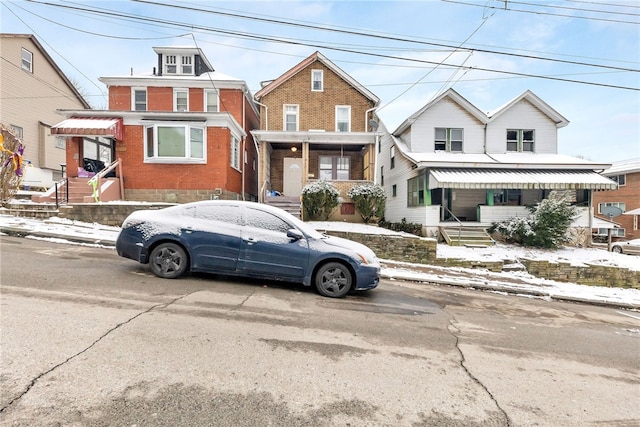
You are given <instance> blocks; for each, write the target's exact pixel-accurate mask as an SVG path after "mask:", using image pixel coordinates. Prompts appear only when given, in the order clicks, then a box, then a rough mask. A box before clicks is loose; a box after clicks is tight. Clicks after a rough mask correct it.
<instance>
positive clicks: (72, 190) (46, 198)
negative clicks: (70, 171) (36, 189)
mask: <svg viewBox="0 0 640 427" xmlns="http://www.w3.org/2000/svg"><path fill="white" fill-rule="evenodd" d="M89 179H90V178H79V177H72V178H69V179H68V180H67V182H68V183H69V200H66V203H84V202H86V201H87V199H85V198H86V197H88V198H90V197H91V196H92V195H93V187H92V186H91V185H89ZM66 194H67V190H66V188H65V185H64V184H63V185H60V186H58V201H59V202H62V201H64V199H65V197H66ZM32 200H33V201H34V202H38V203H55V202H56V194H55V189H54V188H51V189H49V191H47V192H46V193H44V195H38V196H34V197H33V198H32ZM92 201H93V200H92Z"/></svg>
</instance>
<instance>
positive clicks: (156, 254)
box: [149, 243, 189, 279]
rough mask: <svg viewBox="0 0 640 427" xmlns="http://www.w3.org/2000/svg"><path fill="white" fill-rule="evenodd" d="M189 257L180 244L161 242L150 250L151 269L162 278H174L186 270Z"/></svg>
mask: <svg viewBox="0 0 640 427" xmlns="http://www.w3.org/2000/svg"><path fill="white" fill-rule="evenodd" d="M188 262H189V258H188V257H187V253H186V252H185V250H184V249H182V246H180V245H178V244H176V243H161V244H159V245H158V246H156V247H155V248H154V249H153V251H151V257H150V259H149V265H150V266H151V271H152V272H153V274H155V275H156V276H158V277H162V278H163V279H176V278H178V277H180V276H182V275H183V274H184V273H185V272H186V271H187V266H188Z"/></svg>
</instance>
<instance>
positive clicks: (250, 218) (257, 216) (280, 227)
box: [245, 208, 293, 233]
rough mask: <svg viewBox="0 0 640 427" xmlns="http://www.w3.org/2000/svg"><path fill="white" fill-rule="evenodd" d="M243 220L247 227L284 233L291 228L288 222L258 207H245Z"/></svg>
mask: <svg viewBox="0 0 640 427" xmlns="http://www.w3.org/2000/svg"><path fill="white" fill-rule="evenodd" d="M245 212H246V215H247V216H246V218H245V221H246V223H247V225H248V226H249V227H256V228H262V229H264V230H271V231H279V232H281V233H286V232H287V231H289V230H290V229H291V228H293V227H292V226H291V225H290V224H289V223H287V222H286V221H284V220H282V219H281V218H278V217H277V216H275V215H273V214H271V213H269V212H264V211H261V210H258V209H251V208H249V209H247V210H246V211H245Z"/></svg>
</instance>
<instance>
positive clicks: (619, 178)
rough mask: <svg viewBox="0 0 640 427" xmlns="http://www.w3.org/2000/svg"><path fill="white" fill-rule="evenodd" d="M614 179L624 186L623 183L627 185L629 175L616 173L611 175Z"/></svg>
mask: <svg viewBox="0 0 640 427" xmlns="http://www.w3.org/2000/svg"><path fill="white" fill-rule="evenodd" d="M609 178H611V179H612V180H614V181H615V182H617V183H618V186H620V187H622V186H623V185H627V176H626V175H614V176H610V177H609Z"/></svg>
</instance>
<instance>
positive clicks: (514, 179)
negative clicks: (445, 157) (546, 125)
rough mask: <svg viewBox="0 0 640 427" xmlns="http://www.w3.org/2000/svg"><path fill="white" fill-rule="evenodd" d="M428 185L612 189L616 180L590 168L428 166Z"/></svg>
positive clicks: (441, 186) (436, 186) (472, 187)
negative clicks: (444, 167) (434, 167)
mask: <svg viewBox="0 0 640 427" xmlns="http://www.w3.org/2000/svg"><path fill="white" fill-rule="evenodd" d="M429 188H458V189H503V188H513V189H516V188H520V189H541V190H615V189H617V188H618V184H617V183H616V182H615V181H612V180H610V179H609V178H607V177H604V176H602V175H600V174H598V173H596V172H594V171H592V170H554V169H548V170H546V169H545V170H532V169H529V170H526V169H463V168H460V169H457V168H456V169H453V168H447V169H431V170H430V177H429Z"/></svg>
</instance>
